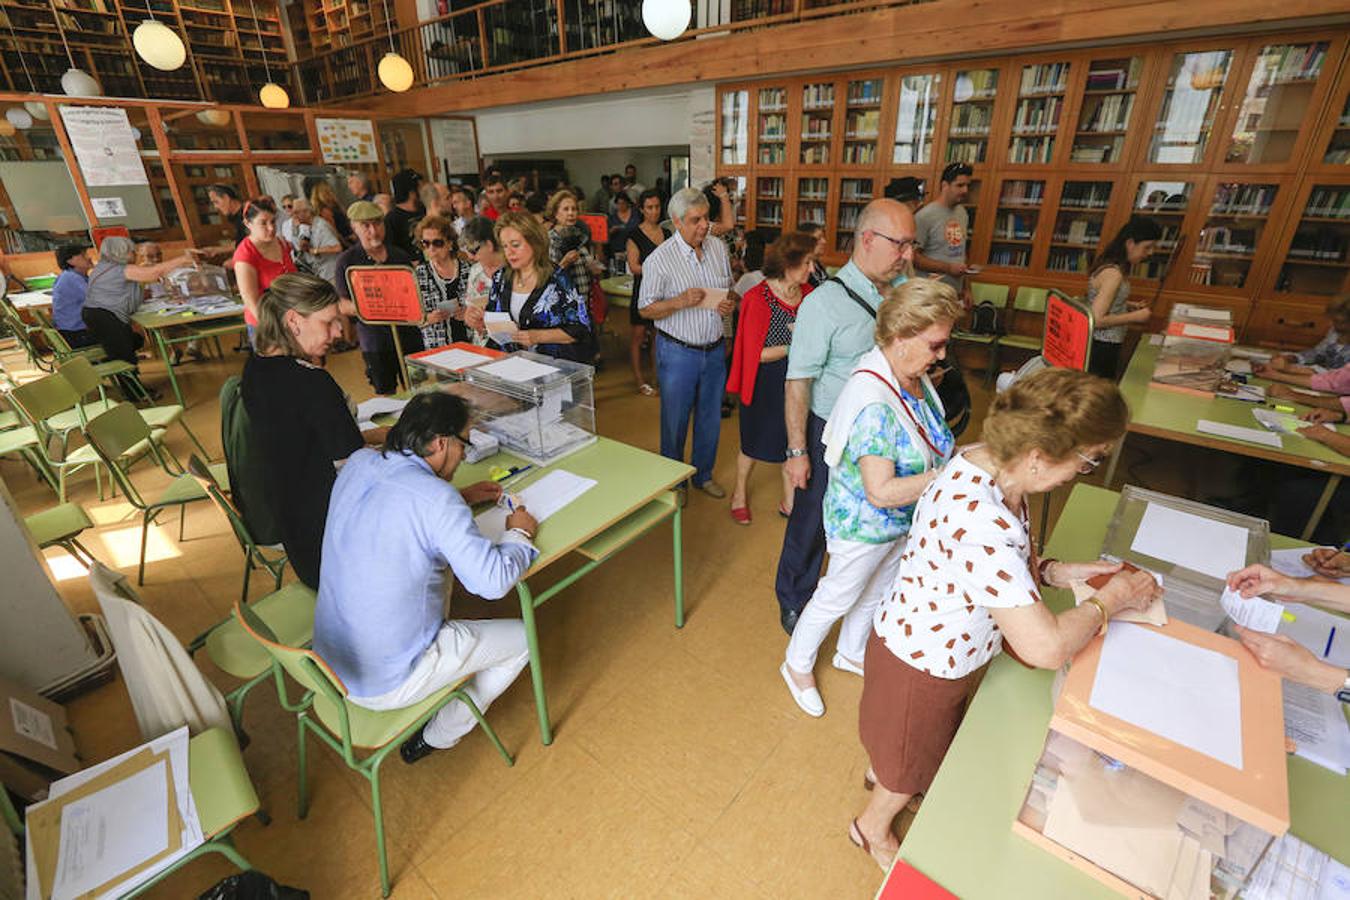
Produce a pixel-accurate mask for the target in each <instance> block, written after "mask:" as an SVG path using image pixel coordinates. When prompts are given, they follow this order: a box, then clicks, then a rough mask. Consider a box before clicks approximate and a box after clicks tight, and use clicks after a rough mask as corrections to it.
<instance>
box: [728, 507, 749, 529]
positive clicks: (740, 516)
mask: <svg viewBox="0 0 1350 900" xmlns="http://www.w3.org/2000/svg"><path fill="white" fill-rule="evenodd" d="M731 518H733V519H735V520H736V524H737V525H749V524H750V507H748V506H733V507H732V508H731Z"/></svg>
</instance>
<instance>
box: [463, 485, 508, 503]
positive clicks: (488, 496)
mask: <svg viewBox="0 0 1350 900" xmlns="http://www.w3.org/2000/svg"><path fill="white" fill-rule="evenodd" d="M459 495H460V496H461V497H463V498H464V502H465V503H467V504H469V505H470V506H477V505H478V504H480V503H496V502H497V498H498V497H500V496H501V495H502V486H501V485H500V484H498V483H497V482H495V481H480V482H478V483H477V484H471V485H469V486H467V487H465V488H464V490H462V491H460V492H459Z"/></svg>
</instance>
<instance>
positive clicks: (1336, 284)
mask: <svg viewBox="0 0 1350 900" xmlns="http://www.w3.org/2000/svg"><path fill="white" fill-rule="evenodd" d="M1286 219H1287V222H1286V227H1285V228H1284V229H1283V234H1282V236H1281V238H1280V242H1279V246H1278V249H1277V251H1276V254H1275V263H1274V265H1272V266H1271V269H1270V274H1269V277H1268V278H1267V279H1266V281H1267V285H1266V288H1267V291H1269V292H1271V293H1273V294H1275V295H1276V296H1277V297H1279V298H1280V299H1281V300H1303V301H1306V302H1309V303H1311V304H1312V306H1313V307H1314V308H1320V307H1321V306H1323V305H1324V304H1325V303H1326V301H1327V300H1329V299H1331V298H1332V297H1333V296H1335V295H1337V294H1341V293H1344V292H1346V291H1347V290H1350V175H1342V176H1339V177H1337V176H1327V177H1322V176H1317V175H1310V176H1307V177H1306V178H1305V179H1304V180H1303V183H1302V185H1301V186H1300V187H1299V191H1298V194H1297V196H1296V197H1295V199H1294V202H1293V208H1292V209H1291V211H1290V213H1289V215H1288V216H1287V217H1286Z"/></svg>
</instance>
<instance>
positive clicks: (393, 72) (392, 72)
mask: <svg viewBox="0 0 1350 900" xmlns="http://www.w3.org/2000/svg"><path fill="white" fill-rule="evenodd" d="M376 72H377V73H378V74H379V76H380V83H381V84H383V85H384V86H385V87H387V88H389V90H391V91H393V92H394V93H402V92H403V91H406V90H407V89H408V88H410V87H412V83H413V70H412V66H410V65H409V64H408V61H407V60H406V59H404V58H403V57H401V56H399V55H398V54H397V53H394V52H393V51H390V52H388V53H386V54H385V55H384V58H383V59H381V60H380V65H379V68H378V69H376Z"/></svg>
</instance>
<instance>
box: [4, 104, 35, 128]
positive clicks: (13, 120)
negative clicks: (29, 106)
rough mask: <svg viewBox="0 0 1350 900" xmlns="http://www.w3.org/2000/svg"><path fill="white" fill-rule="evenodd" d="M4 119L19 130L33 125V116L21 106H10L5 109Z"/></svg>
mask: <svg viewBox="0 0 1350 900" xmlns="http://www.w3.org/2000/svg"><path fill="white" fill-rule="evenodd" d="M5 121H7V122H9V124H11V125H13V126H14V127H15V128H18V129H19V130H20V131H23V130H26V129H29V128H32V127H33V117H32V116H31V115H30V114H29V112H28V110H26V109H24V108H23V107H22V106H11V107H10V108H9V109H7V110H5Z"/></svg>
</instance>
